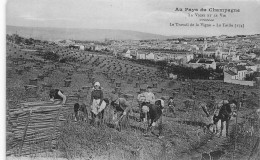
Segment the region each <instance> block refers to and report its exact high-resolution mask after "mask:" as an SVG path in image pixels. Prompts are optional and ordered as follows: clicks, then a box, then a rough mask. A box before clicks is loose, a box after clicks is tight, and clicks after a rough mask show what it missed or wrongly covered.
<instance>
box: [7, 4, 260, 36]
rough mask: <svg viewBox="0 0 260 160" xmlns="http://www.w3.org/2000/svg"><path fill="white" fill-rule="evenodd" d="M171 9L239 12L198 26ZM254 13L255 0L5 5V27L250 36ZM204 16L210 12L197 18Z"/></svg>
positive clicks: (195, 20) (256, 8) (257, 22)
mask: <svg viewBox="0 0 260 160" xmlns="http://www.w3.org/2000/svg"><path fill="white" fill-rule="evenodd" d="M176 8H196V9H201V8H206V9H209V8H220V9H240V12H236V13H225V15H226V17H225V18H223V17H218V18H215V19H214V21H213V22H203V21H199V19H200V18H198V17H189V16H188V13H192V12H185V11H175V9H176ZM259 8H260V0H250V1H245V0H244V1H234V0H229V1H227V0H218V1H214V0H189V1H188V0H7V2H6V24H7V25H13V26H30V27H58V28H60V27H62V28H64V27H65V28H91V29H121V30H133V31H141V32H148V33H154V34H161V35H167V36H171V35H221V34H228V35H236V34H256V33H260V27H259V25H260V20H259V15H260V9H259ZM196 13H202V12H196ZM210 13H211V14H212V13H213V12H208V11H207V12H204V13H202V14H210ZM193 14H194V12H193ZM217 14H218V16H219V13H217ZM170 23H173V24H175V23H179V24H186V23H189V24H190V23H199V24H200V23H208V24H211V25H213V24H216V23H220V24H221V25H222V23H231V24H233V25H234V24H244V28H233V27H229V28H228V27H225V28H223V27H219V28H216V27H207V28H205V27H202V26H198V27H180V26H170ZM200 25H201V24H200Z"/></svg>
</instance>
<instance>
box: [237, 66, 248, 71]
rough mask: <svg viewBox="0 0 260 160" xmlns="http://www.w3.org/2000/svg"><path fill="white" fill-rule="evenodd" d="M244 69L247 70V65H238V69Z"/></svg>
mask: <svg viewBox="0 0 260 160" xmlns="http://www.w3.org/2000/svg"><path fill="white" fill-rule="evenodd" d="M244 70H247V69H246V67H245V66H242V65H238V66H237V71H244Z"/></svg>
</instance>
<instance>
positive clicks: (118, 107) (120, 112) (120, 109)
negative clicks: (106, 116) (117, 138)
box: [111, 96, 131, 129]
mask: <svg viewBox="0 0 260 160" xmlns="http://www.w3.org/2000/svg"><path fill="white" fill-rule="evenodd" d="M111 106H112V107H113V109H114V111H115V113H114V115H113V120H114V121H116V125H117V126H116V127H121V125H122V123H121V122H122V120H123V119H125V120H127V115H128V114H129V112H130V111H131V104H130V103H129V102H128V101H127V100H126V99H125V98H118V97H117V96H115V97H113V98H112V102H111ZM119 123H120V124H119ZM118 125H119V126H118ZM119 129H120V128H119Z"/></svg>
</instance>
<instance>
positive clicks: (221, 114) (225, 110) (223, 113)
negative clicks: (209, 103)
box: [213, 100, 237, 136]
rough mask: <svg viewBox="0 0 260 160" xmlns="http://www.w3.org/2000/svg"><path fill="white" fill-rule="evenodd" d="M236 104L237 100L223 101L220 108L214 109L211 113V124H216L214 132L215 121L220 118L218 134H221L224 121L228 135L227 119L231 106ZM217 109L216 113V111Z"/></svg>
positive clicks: (228, 119) (230, 114)
mask: <svg viewBox="0 0 260 160" xmlns="http://www.w3.org/2000/svg"><path fill="white" fill-rule="evenodd" d="M233 105H237V102H236V101H234V100H232V101H230V102H226V103H223V105H222V106H221V107H220V109H218V108H217V109H216V110H215V112H214V115H213V125H214V126H216V130H214V131H215V132H217V131H218V128H217V123H218V121H219V120H221V131H220V135H219V136H222V131H223V128H224V122H226V136H228V127H229V121H230V118H231V116H232V106H233ZM217 111H218V113H217Z"/></svg>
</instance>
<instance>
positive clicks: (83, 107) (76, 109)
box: [74, 103, 88, 121]
mask: <svg viewBox="0 0 260 160" xmlns="http://www.w3.org/2000/svg"><path fill="white" fill-rule="evenodd" d="M79 111H81V112H82V113H83V115H84V121H86V120H87V117H88V112H87V108H86V105H85V104H84V103H83V104H82V105H80V104H79V103H75V104H74V115H75V118H76V121H79Z"/></svg>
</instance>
